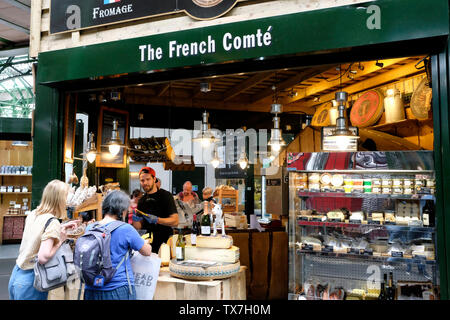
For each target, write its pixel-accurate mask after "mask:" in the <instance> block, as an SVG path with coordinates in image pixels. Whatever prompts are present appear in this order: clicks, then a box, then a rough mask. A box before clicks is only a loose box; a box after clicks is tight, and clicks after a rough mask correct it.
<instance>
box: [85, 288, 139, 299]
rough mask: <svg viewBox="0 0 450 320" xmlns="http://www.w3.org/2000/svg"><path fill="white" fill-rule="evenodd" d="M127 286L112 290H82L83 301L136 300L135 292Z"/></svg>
mask: <svg viewBox="0 0 450 320" xmlns="http://www.w3.org/2000/svg"><path fill="white" fill-rule="evenodd" d="M131 289H132V291H131V294H130V289H129V287H128V285H126V286H123V287H119V288H116V289H113V290H107V291H106V290H90V289H86V290H84V300H136V290H135V289H134V286H131Z"/></svg>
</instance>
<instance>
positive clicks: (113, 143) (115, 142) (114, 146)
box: [107, 120, 122, 157]
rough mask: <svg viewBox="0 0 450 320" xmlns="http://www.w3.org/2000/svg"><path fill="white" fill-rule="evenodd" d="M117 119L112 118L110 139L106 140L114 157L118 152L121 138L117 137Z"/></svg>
mask: <svg viewBox="0 0 450 320" xmlns="http://www.w3.org/2000/svg"><path fill="white" fill-rule="evenodd" d="M118 127H119V121H117V120H113V130H112V133H111V139H110V140H109V142H108V144H107V145H108V149H109V152H110V153H111V154H112V155H113V156H114V157H115V156H117V154H118V153H119V152H120V147H121V146H122V140H120V137H119V129H118Z"/></svg>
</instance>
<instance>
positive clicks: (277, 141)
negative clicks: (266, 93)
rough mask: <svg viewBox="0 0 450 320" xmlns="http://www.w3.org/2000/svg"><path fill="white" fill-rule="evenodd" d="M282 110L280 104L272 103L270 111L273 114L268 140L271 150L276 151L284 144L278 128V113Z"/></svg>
mask: <svg viewBox="0 0 450 320" xmlns="http://www.w3.org/2000/svg"><path fill="white" fill-rule="evenodd" d="M281 112H282V107H281V104H279V103H273V104H272V109H271V110H270V113H272V114H275V116H274V117H273V129H271V130H270V140H269V143H268V145H269V146H270V147H271V149H272V151H274V152H276V153H278V152H279V151H280V150H281V147H282V146H285V145H286V141H284V139H283V137H282V131H281V129H280V118H279V117H278V114H279V113H281Z"/></svg>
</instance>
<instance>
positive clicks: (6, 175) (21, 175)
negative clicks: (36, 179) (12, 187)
mask: <svg viewBox="0 0 450 320" xmlns="http://www.w3.org/2000/svg"><path fill="white" fill-rule="evenodd" d="M32 176H33V175H32V174H11V173H2V174H0V177H32Z"/></svg>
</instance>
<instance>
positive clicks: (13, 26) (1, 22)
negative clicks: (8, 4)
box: [0, 18, 30, 34]
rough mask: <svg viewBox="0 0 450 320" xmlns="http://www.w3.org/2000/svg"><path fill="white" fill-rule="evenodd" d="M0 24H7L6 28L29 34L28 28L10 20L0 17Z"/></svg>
mask: <svg viewBox="0 0 450 320" xmlns="http://www.w3.org/2000/svg"><path fill="white" fill-rule="evenodd" d="M0 24H2V25H4V26H7V27H8V28H11V29H14V30H17V31H20V32H23V33H26V34H30V30H29V29H27V28H25V27H22V26H19V25H18V24H15V23H12V22H11V21H8V20H5V19H3V18H0Z"/></svg>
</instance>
